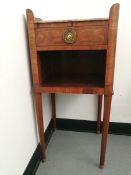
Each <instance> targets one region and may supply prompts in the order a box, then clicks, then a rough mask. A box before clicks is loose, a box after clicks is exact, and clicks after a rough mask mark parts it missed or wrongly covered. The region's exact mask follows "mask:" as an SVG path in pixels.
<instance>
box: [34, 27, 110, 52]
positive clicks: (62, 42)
mask: <svg viewBox="0 0 131 175" xmlns="http://www.w3.org/2000/svg"><path fill="white" fill-rule="evenodd" d="M35 32H36V46H37V47H41V48H42V49H43V48H44V47H45V48H46V49H48V46H49V47H52V49H53V46H54V47H55V48H56V46H57V47H58V46H64V49H66V47H67V48H69V47H71V49H73V47H76V46H77V47H79V46H87V47H88V46H94V45H103V46H105V45H106V44H107V27H106V26H103V25H88V26H67V27H65V26H64V27H56V26H55V27H39V28H38V27H37V28H36V31H35ZM71 35H72V36H71ZM71 37H72V38H71ZM68 39H69V40H68ZM70 39H71V42H70ZM96 48H97V47H96ZM98 48H99V47H98Z"/></svg>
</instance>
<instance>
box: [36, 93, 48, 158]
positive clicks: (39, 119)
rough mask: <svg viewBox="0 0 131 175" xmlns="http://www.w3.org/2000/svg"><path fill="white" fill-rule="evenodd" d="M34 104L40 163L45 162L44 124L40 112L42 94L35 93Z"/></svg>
mask: <svg viewBox="0 0 131 175" xmlns="http://www.w3.org/2000/svg"><path fill="white" fill-rule="evenodd" d="M35 103H36V114H37V122H38V130H39V138H40V145H41V153H42V161H45V158H46V156H45V137H44V122H43V112H42V94H41V93H35Z"/></svg>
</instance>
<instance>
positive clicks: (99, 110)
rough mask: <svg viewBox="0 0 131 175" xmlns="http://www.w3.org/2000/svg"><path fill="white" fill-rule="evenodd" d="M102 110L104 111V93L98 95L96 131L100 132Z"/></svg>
mask: <svg viewBox="0 0 131 175" xmlns="http://www.w3.org/2000/svg"><path fill="white" fill-rule="evenodd" d="M101 111H102V95H98V113H97V128H96V133H97V134H98V133H99V132H100V128H101Z"/></svg>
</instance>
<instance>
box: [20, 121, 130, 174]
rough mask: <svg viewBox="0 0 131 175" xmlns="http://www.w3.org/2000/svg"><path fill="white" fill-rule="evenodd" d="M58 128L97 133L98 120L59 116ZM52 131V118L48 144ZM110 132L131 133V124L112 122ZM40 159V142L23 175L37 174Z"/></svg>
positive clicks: (46, 133) (47, 133) (46, 136)
mask: <svg viewBox="0 0 131 175" xmlns="http://www.w3.org/2000/svg"><path fill="white" fill-rule="evenodd" d="M101 126H102V124H101ZM56 128H57V129H58V130H67V131H77V132H92V133H96V121H87V120H75V119H63V118H61V119H60V118H57V119H56ZM52 133H53V121H52V120H51V122H50V123H49V125H48V127H47V129H46V131H45V142H46V146H47V145H48V143H49V141H50V139H51V136H52ZM109 133H110V134H119V135H131V124H130V123H115V122H110V126H109ZM40 161H41V150H40V144H38V146H37V148H36V150H35V152H34V154H33V156H32V158H31V160H30V162H29V163H28V165H27V168H26V170H25V172H24V173H23V175H35V172H36V171H37V168H38V166H39V164H40Z"/></svg>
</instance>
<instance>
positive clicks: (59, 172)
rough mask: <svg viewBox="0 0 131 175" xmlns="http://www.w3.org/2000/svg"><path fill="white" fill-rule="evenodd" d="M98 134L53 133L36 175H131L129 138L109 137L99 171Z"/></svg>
mask: <svg viewBox="0 0 131 175" xmlns="http://www.w3.org/2000/svg"><path fill="white" fill-rule="evenodd" d="M100 144H101V134H100V135H96V134H92V133H85V132H71V131H59V130H56V131H55V132H54V134H53V136H52V138H51V140H50V143H49V145H48V147H47V150H46V162H45V163H41V164H40V166H39V168H38V170H37V173H36V175H131V136H120V135H109V136H108V146H107V154H106V163H105V168H104V169H103V170H101V169H99V156H100Z"/></svg>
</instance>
